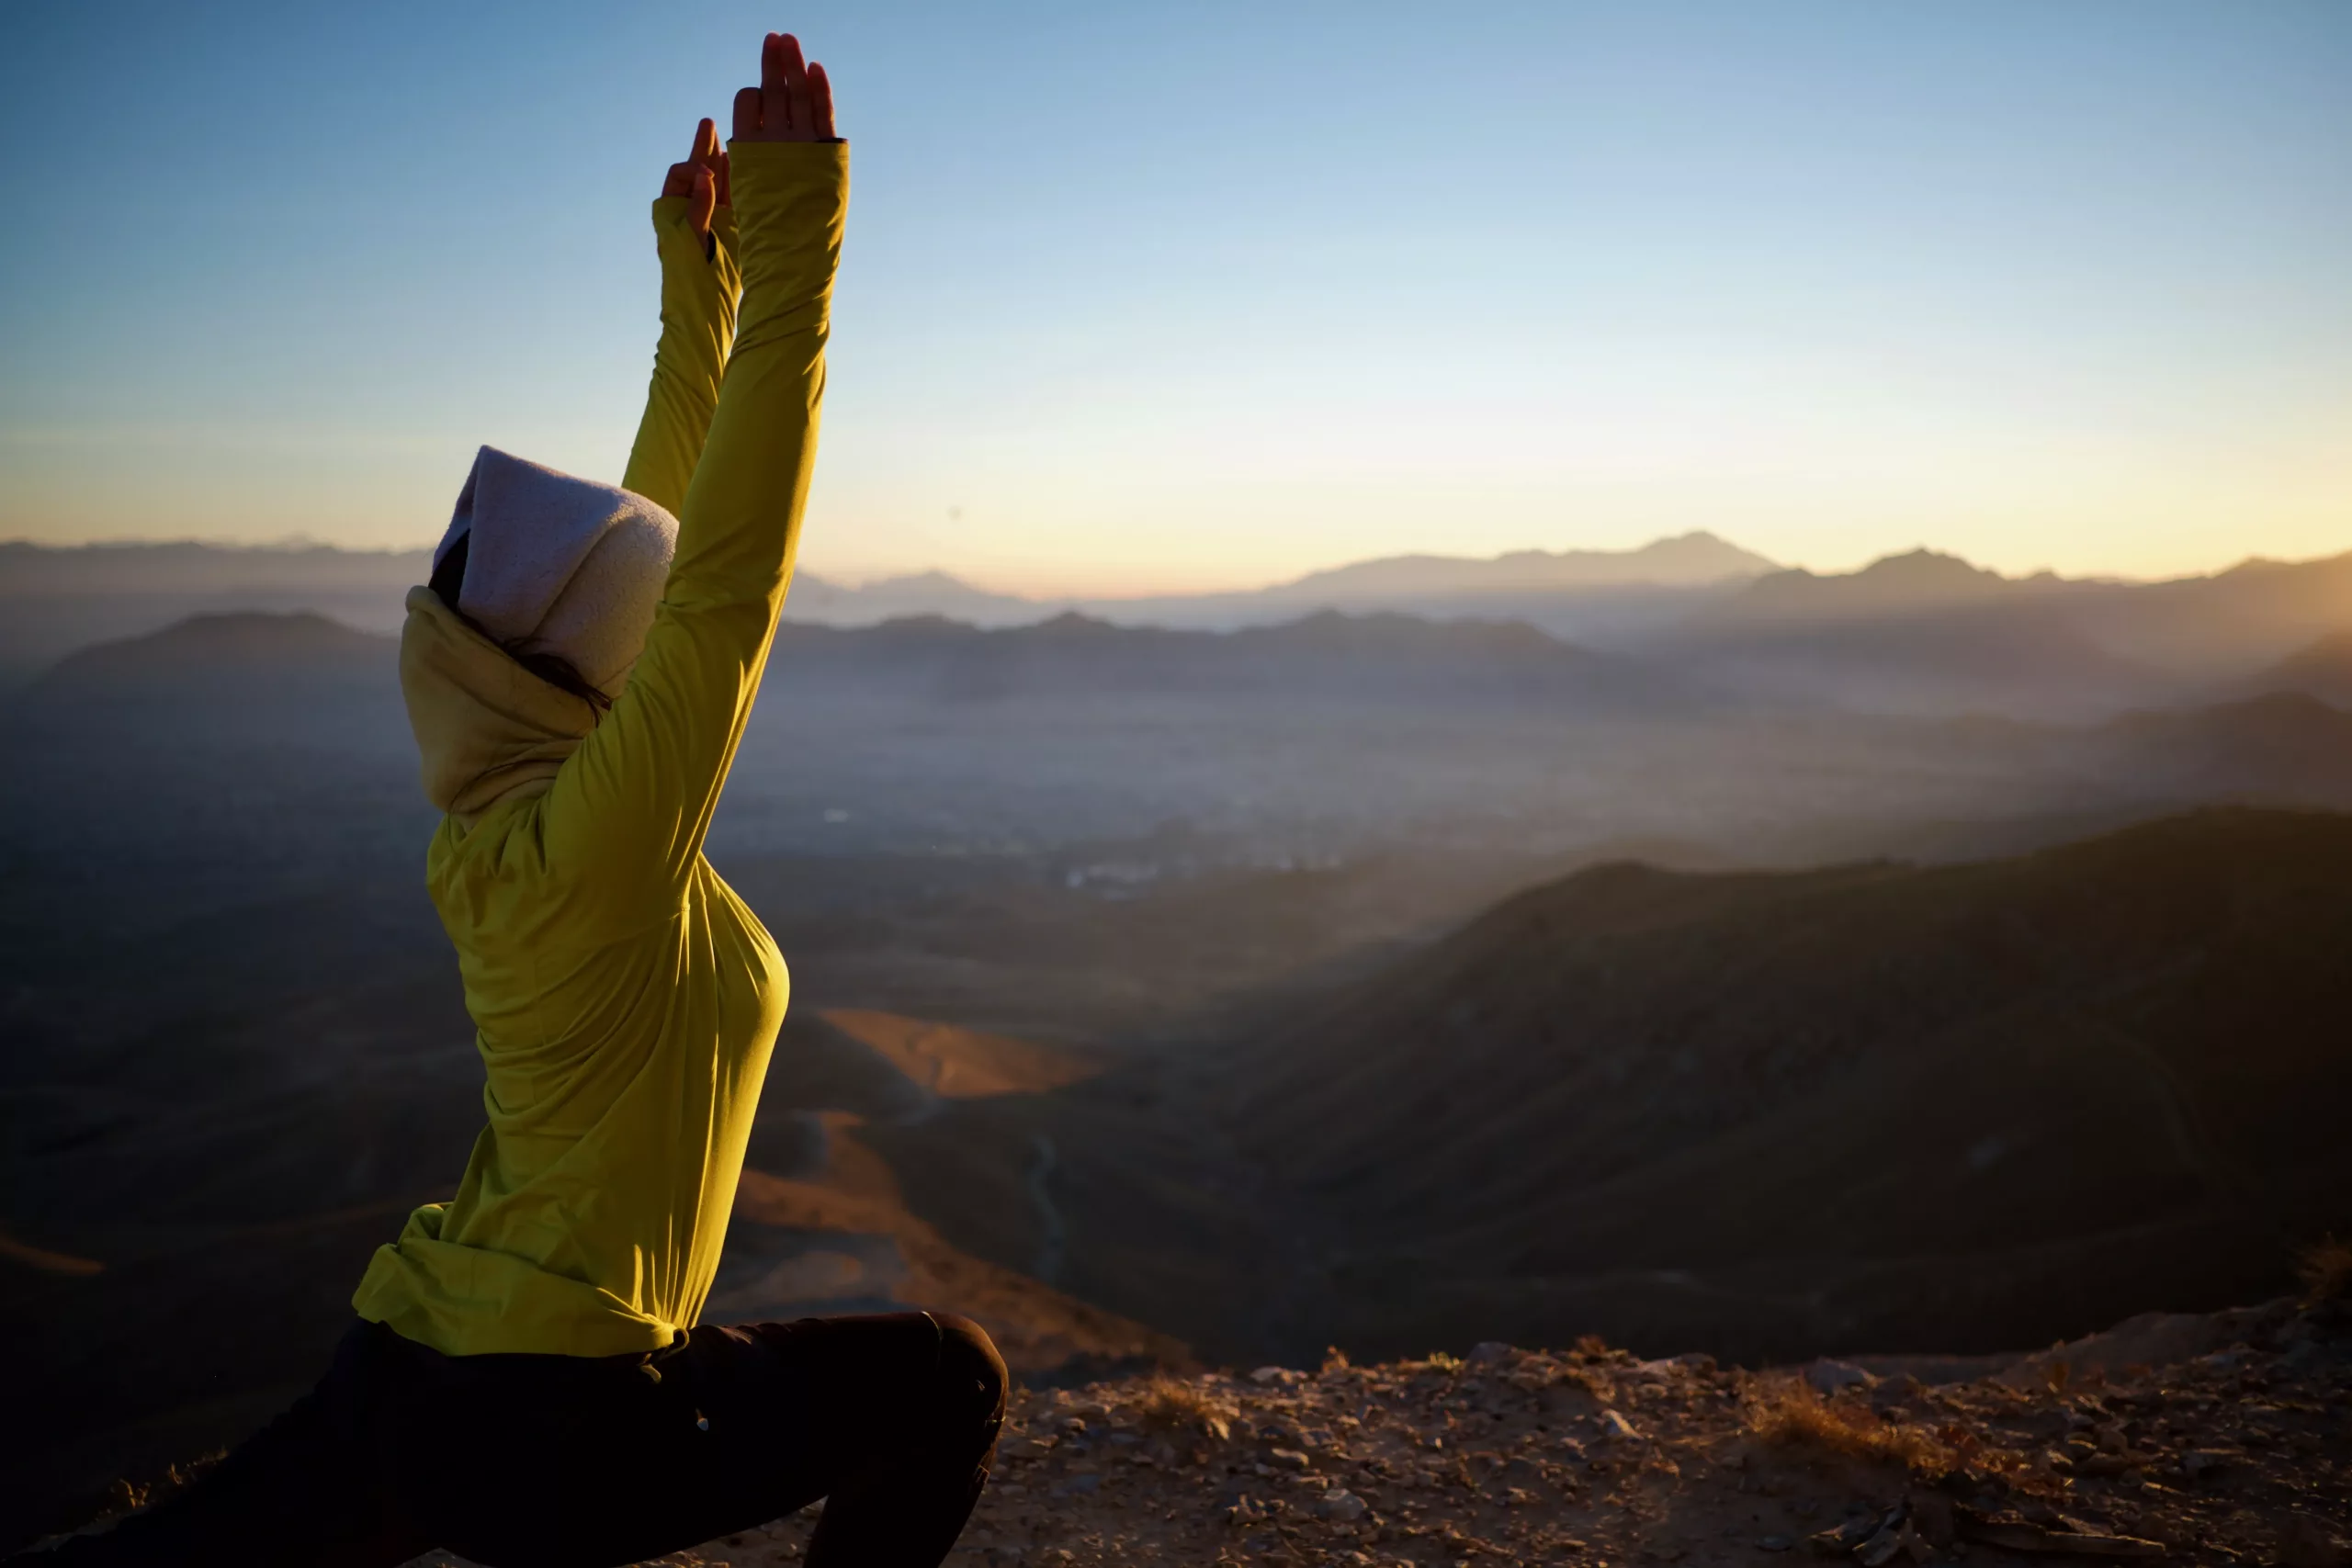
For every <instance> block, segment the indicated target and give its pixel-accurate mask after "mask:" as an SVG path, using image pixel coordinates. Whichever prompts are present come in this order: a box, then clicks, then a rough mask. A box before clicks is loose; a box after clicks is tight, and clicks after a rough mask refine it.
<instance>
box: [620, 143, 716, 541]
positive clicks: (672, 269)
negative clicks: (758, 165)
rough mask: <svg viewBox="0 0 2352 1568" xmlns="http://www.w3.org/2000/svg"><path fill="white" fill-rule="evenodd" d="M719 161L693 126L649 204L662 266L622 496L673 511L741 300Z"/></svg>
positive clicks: (697, 451)
mask: <svg viewBox="0 0 2352 1568" xmlns="http://www.w3.org/2000/svg"><path fill="white" fill-rule="evenodd" d="M653 237H654V246H655V249H656V251H657V253H658V254H660V256H661V258H662V340H661V343H660V344H658V345H657V346H656V347H655V349H654V351H653V384H652V386H651V388H650V389H648V391H647V392H646V395H645V417H644V418H643V419H642V420H640V421H639V423H638V427H637V445H636V446H633V447H632V448H630V451H629V455H628V472H627V473H626V474H624V475H623V476H622V477H621V485H622V488H624V489H626V490H632V491H636V492H637V493H638V494H639V495H641V496H644V497H645V498H647V499H648V500H650V501H652V502H657V503H658V504H660V505H661V506H662V508H663V509H664V510H665V511H668V512H670V513H673V514H674V513H676V512H677V510H678V508H679V507H680V506H682V505H684V503H685V499H686V486H687V484H688V483H689V482H690V481H691V480H692V479H694V474H695V464H696V463H697V462H699V461H700V460H701V458H702V448H703V438H704V437H705V436H706V435H707V434H709V431H710V420H711V415H712V413H713V412H714V411H715V410H717V408H718V386H719V382H720V380H721V379H722V378H724V377H725V376H726V374H727V358H728V355H729V353H731V352H732V351H733V349H734V346H735V308H736V304H737V301H738V300H739V299H741V297H742V293H743V277H742V273H741V267H740V263H739V260H738V252H739V246H738V243H737V240H736V231H735V208H734V203H733V198H732V196H731V194H730V192H729V170H728V164H727V154H726V153H724V152H720V151H719V148H718V130H717V129H716V128H715V127H713V126H712V124H711V123H710V121H708V120H704V121H703V122H702V123H701V124H700V125H698V126H696V127H695V140H694V147H693V149H692V150H691V151H690V152H688V153H687V154H686V157H685V159H684V161H683V162H681V163H676V164H671V165H670V172H669V175H668V176H667V177H666V178H665V179H664V180H663V181H662V195H661V196H660V197H658V198H657V199H656V200H655V201H654V203H653Z"/></svg>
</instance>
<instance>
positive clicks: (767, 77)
mask: <svg viewBox="0 0 2352 1568" xmlns="http://www.w3.org/2000/svg"><path fill="white" fill-rule="evenodd" d="M784 45H785V36H784V35H783V34H782V33H770V34H768V37H767V41H766V42H765V43H763V44H762V45H761V46H760V128H761V129H762V130H764V131H766V132H767V133H768V134H769V135H770V136H774V135H775V133H776V132H778V131H780V130H791V129H792V85H791V84H790V83H789V82H787V81H786V80H785V69H784Z"/></svg>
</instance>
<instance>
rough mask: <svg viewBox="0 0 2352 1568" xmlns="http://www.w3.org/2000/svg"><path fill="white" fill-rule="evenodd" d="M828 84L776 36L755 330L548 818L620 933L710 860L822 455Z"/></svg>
mask: <svg viewBox="0 0 2352 1568" xmlns="http://www.w3.org/2000/svg"><path fill="white" fill-rule="evenodd" d="M832 129H833V128H832V101H831V86H830V84H828V83H827V81H826V78H825V75H824V73H823V70H822V68H821V67H818V66H813V65H812V66H807V67H805V68H804V66H803V64H802V62H801V58H800V46H799V45H798V44H797V42H795V41H794V40H793V39H791V38H789V37H784V36H779V35H776V34H773V33H772V34H770V35H769V36H768V39H767V42H766V45H765V47H764V49H763V51H762V62H761V85H759V86H758V87H747V88H745V89H744V90H743V91H742V93H741V94H739V95H738V96H737V97H736V103H735V139H734V141H732V143H730V145H729V160H728V162H729V178H730V184H731V186H732V196H733V198H734V208H735V218H736V223H737V226H738V230H739V233H740V242H741V257H742V276H743V300H742V314H741V322H740V325H739V329H738V332H737V334H736V340H735V345H734V354H733V356H732V357H731V358H730V359H729V361H728V364H727V367H726V376H725V378H724V381H723V383H722V384H721V387H720V389H719V392H718V405H717V410H716V412H715V415H714V417H713V419H712V421H711V424H710V434H709V439H708V441H707V443H706V444H705V446H704V448H703V452H702V458H701V461H700V463H699V464H698V465H697V466H696V467H695V470H694V478H693V480H692V482H691V483H690V484H689V485H688V486H687V488H686V491H685V496H684V502H683V504H682V505H681V507H680V509H679V513H678V523H679V528H678V546H677V555H676V557H675V558H674V559H673V562H672V564H671V568H670V580H669V585H668V588H667V590H666V592H664V595H663V598H662V606H661V608H660V609H659V610H658V611H657V612H656V614H655V616H654V621H653V627H652V630H651V632H650V634H649V635H648V636H647V638H646V644H645V652H644V654H643V655H642V657H640V658H639V660H638V663H637V668H636V670H635V671H634V672H633V673H632V674H631V675H630V677H629V682H628V689H627V690H626V691H624V692H623V693H622V694H621V696H620V699H619V700H618V701H617V702H616V703H615V704H614V705H613V710H612V712H611V713H609V714H607V715H606V716H605V718H604V721H603V722H602V723H600V724H598V725H597V726H596V728H595V730H594V732H593V733H592V734H591V735H590V736H589V737H588V739H586V740H585V741H584V742H582V745H581V748H580V750H578V751H576V752H574V753H573V754H572V756H571V758H570V759H569V760H568V761H566V762H565V763H564V766H563V769H562V771H561V772H560V773H558V775H557V777H556V780H555V783H554V784H553V785H552V787H551V788H550V789H549V790H548V795H547V796H546V798H545V800H544V802H543V803H542V807H541V811H542V817H541V828H542V833H543V837H544V843H545V850H546V854H547V857H548V863H550V864H551V865H554V866H559V867H563V868H566V869H568V870H571V871H573V872H574V873H576V874H577V880H578V886H579V887H580V889H581V895H582V898H583V899H584V900H587V901H588V902H590V903H592V904H594V905H595V906H599V907H602V908H605V909H606V910H608V911H609V912H610V915H611V917H612V918H613V919H618V920H626V921H641V920H643V919H660V918H666V914H667V912H668V911H669V910H671V909H674V908H675V907H676V906H675V897H676V895H677V893H678V891H679V889H680V888H682V886H683V885H684V879H685V877H686V875H687V874H688V873H689V872H690V870H691V868H692V866H693V864H694V861H695V856H696V854H698V853H699V852H700V851H701V849H702V844H703V840H704V837H705V836H706V834H707V832H708V830H709V826H710V817H711V813H712V811H713V810H714V809H715V808H716V807H717V806H718V792H719V786H720V785H721V784H723V783H724V782H725V781H726V776H727V769H728V765H729V762H730V761H732V760H733V758H734V754H735V747H736V744H737V742H738V741H739V740H740V739H741V736H742V732H743V724H744V721H745V720H746V719H747V718H748V717H749V716H750V714H751V711H752V698H753V697H754V696H755V695H756V694H758V691H759V682H760V671H761V668H762V666H763V664H764V663H765V662H766V660H767V650H768V643H769V640H770V639H771V638H772V637H774V635H775V622H776V615H777V613H778V612H779V611H780V610H781V609H782V608H783V604H784V593H785V585H786V581H787V580H788V579H789V578H790V575H791V570H792V558H793V553H794V550H795V548H796V547H797V543H798V539H799V533H800V516H801V510H802V507H803V505H804V504H805V502H807V499H808V494H809V471H810V469H811V468H812V466H813V464H814V461H815V457H816V451H817V415H818V407H819V404H820V402H821V400H822V399H823V396H824V389H825V342H826V337H827V334H828V332H829V330H830V313H831V303H832V289H833V273H834V269H835V267H836V265H838V264H839V261H840V257H841V241H842V220H843V217H844V215H845V213H846V210H847V207H848V198H849V149H848V147H847V146H846V145H845V144H843V143H842V142H841V141H837V140H835V139H834V137H833V134H832Z"/></svg>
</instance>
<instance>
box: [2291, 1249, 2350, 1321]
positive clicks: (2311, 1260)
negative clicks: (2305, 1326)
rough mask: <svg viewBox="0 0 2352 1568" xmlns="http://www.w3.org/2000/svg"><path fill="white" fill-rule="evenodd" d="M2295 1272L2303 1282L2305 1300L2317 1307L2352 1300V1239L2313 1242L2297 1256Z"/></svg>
mask: <svg viewBox="0 0 2352 1568" xmlns="http://www.w3.org/2000/svg"><path fill="white" fill-rule="evenodd" d="M2295 1272H2296V1273H2297V1274H2298V1275H2299V1276H2301V1279H2302V1281H2303V1300H2305V1301H2306V1302H2309V1303H2311V1304H2312V1305H2313V1306H2317V1305H2318V1304H2319V1303H2322V1302H2340V1301H2346V1300H2352V1241H2343V1240H2339V1239H2338V1238H2336V1237H2335V1236H2329V1237H2327V1238H2326V1239H2325V1240H2324V1241H2316V1242H2313V1243H2312V1245H2311V1246H2309V1247H2305V1248H2303V1250H2302V1253H2301V1256H2299V1257H2298V1258H2296V1259H2295Z"/></svg>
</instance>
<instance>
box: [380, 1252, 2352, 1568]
mask: <svg viewBox="0 0 2352 1568" xmlns="http://www.w3.org/2000/svg"><path fill="white" fill-rule="evenodd" d="M2337 1263H2338V1265H2339V1274H2340V1275H2341V1276H2342V1277H2341V1278H2339V1279H2338V1280H2336V1283H2337V1284H2338V1285H2339V1286H2340V1285H2341V1284H2343V1283H2345V1282H2346V1281H2347V1280H2352V1252H2347V1253H2346V1255H2345V1256H2344V1257H2343V1258H2338V1259H2337ZM815 1518H816V1509H815V1508H814V1507H811V1508H810V1509H809V1510H807V1511H806V1512H804V1513H802V1514H799V1515H796V1516H794V1517H790V1518H786V1519H783V1520H779V1521H777V1522H776V1523H775V1524H773V1525H770V1526H768V1527H766V1528H764V1529H759V1530H754V1531H749V1532H746V1533H744V1534H742V1535H739V1536H732V1537H729V1538H727V1539H726V1540H718V1541H712V1542H709V1543H707V1544H706V1545H704V1546H702V1547H700V1548H698V1549H696V1550H695V1551H684V1552H679V1553H676V1554H673V1556H671V1557H668V1558H665V1559H662V1564H664V1565H666V1568H719V1565H722V1564H725V1565H730V1568H783V1565H786V1564H791V1563H794V1562H797V1561H798V1560H799V1559H800V1558H801V1557H802V1556H803V1554H804V1552H805V1551H806V1547H807V1542H808V1539H809V1528H810V1526H811V1525H812V1524H813V1523H814V1522H815ZM1789 1553H1794V1554H1796V1555H1798V1556H1802V1557H1825V1558H1830V1559H1851V1560H1852V1561H1853V1562H1856V1563H1858V1564H1860V1568H1911V1565H1912V1564H1928V1563H1934V1562H1965V1563H1968V1564H1970V1565H1971V1568H1978V1565H1983V1568H1994V1565H1999V1564H2008V1563H2020V1562H2030V1561H2033V1560H2036V1559H2047V1558H2051V1557H2072V1558H2143V1559H2162V1560H2167V1561H2171V1562H2182V1563H2192V1562H2193V1563H2211V1564H2240V1563H2243V1564H2250V1565H2271V1564H2275V1565H2278V1568H2352V1303H2347V1302H2346V1300H2345V1299H2344V1298H2343V1296H2342V1295H2341V1294H2340V1293H2339V1294H2337V1295H2335V1296H2334V1297H2333V1298H2331V1299H2329V1300H2327V1301H2325V1302H2324V1303H2321V1304H2317V1305H2313V1304H2310V1303H2301V1302H2295V1301H2284V1300H2282V1301H2278V1302H2274V1303H2269V1304H2267V1305H2265V1306H2260V1307H2254V1308H2246V1309H2241V1310H2238V1311H2233V1312H2227V1313H2219V1314H2210V1315H2208V1314H2194V1315H2192V1314H2148V1315H2146V1316H2143V1317H2140V1318H2134V1319H2132V1320H2131V1321H2130V1322H2128V1323H2126V1324H2123V1325H2120V1326H2119V1327H2117V1328H2115V1329H2112V1330H2109V1332H2107V1333H2104V1334H2099V1335H2095V1336H2092V1337H2089V1338H2087V1339H2083V1340H2077V1341H2074V1342H2071V1343H2068V1344H2064V1345H2059V1346H2054V1347H2052V1348H2050V1349H2049V1350H2045V1351H2041V1352H2039V1353H2036V1354H2034V1355H2030V1356H2026V1357H2023V1358H2015V1357H1982V1358H1973V1359H1955V1358H1929V1357H1860V1358H1856V1359H1851V1360H1821V1361H1815V1362H1813V1363H1811V1364H1810V1365H1807V1366H1804V1367H1798V1368H1784V1369H1779V1370H1774V1371H1761V1372H1758V1371H1745V1370H1740V1369H1735V1368H1724V1367H1719V1366H1717V1365H1716V1364H1715V1362H1714V1361H1713V1359H1711V1358H1709V1357H1707V1356H1704V1355H1690V1356H1679V1357H1674V1358H1671V1359H1663V1360H1643V1359H1639V1358H1637V1357H1635V1356H1634V1355H1633V1354H1631V1353H1630V1352H1627V1351H1625V1350H1622V1349H1616V1348H1611V1347H1609V1346H1606V1345H1604V1344H1601V1343H1600V1342H1599V1341H1598V1340H1593V1339H1587V1340H1584V1341H1581V1342H1579V1343H1578V1344H1577V1345H1576V1346H1574V1347H1572V1348H1567V1349H1564V1350H1527V1349H1521V1348H1515V1347H1511V1346H1508V1345H1501V1344H1488V1345H1481V1346H1478V1347H1477V1348H1475V1349H1474V1350H1473V1351H1472V1352H1471V1353H1470V1354H1469V1356H1467V1357H1466V1358H1461V1359H1457V1358H1454V1357H1451V1356H1432V1357H1430V1358H1429V1359H1426V1360H1418V1361H1397V1362H1391V1363H1387V1364H1384V1365H1378V1366H1361V1367H1359V1366H1351V1365H1350V1364H1348V1362H1347V1360H1346V1359H1344V1358H1342V1357H1340V1356H1338V1355H1333V1356H1331V1357H1330V1358H1329V1359H1327V1361H1326V1362H1325V1364H1324V1365H1323V1366H1322V1367H1320V1368H1319V1369H1317V1370H1315V1371H1304V1370H1300V1369H1294V1368H1281V1367H1261V1368H1258V1369H1257V1370H1255V1371H1250V1372H1248V1373H1246V1374H1238V1375H1237V1374H1233V1373H1227V1372H1211V1373H1204V1374H1202V1375H1199V1376H1193V1377H1173V1376H1169V1375H1166V1374H1160V1375H1157V1376H1151V1377H1138V1378H1131V1379H1126V1380H1122V1381H1115V1382H1097V1383H1091V1384H1088V1385H1086V1386H1084V1387H1080V1388H1059V1389H1050V1390H1041V1389H1027V1388H1023V1389H1021V1390H1019V1391H1017V1392H1016V1393H1015V1395H1014V1398H1013V1402H1012V1412H1011V1416H1010V1419H1009V1421H1008V1423H1007V1427H1006V1430H1005V1434H1004V1438H1003V1440H1002V1441H1001V1444H1000V1446H999V1451H998V1462H997V1465H996V1467H995V1473H994V1478H993V1479H992V1480H991V1482H990V1483H989V1488H988V1492H987V1494H986V1495H985V1496H984V1497H983V1498H982V1499H981V1501H980V1504H979V1506H978V1511H977V1512H976V1513H975V1515H974V1517H973V1518H972V1521H971V1524H970V1526H969V1528H968V1529H967V1530H966V1531H965V1534H964V1537H963V1539H962V1540H961V1541H960V1542H959V1543H958V1545H957V1547H956V1551H955V1552H954V1554H953V1555H952V1556H951V1558H950V1559H949V1562H950V1568H1064V1565H1065V1564H1067V1565H1069V1568H1092V1565H1095V1564H1103V1565H1109V1564H1118V1565H1122V1568H1124V1565H1127V1564H1143V1563H1199V1564H1243V1563H1268V1564H1283V1565H1293V1564H1297V1565H1305V1564H1323V1565H1334V1568H1336V1565H1340V1564H1346V1565H1350V1568H1360V1565H1361V1568H1370V1565H1379V1568H1419V1565H1436V1564H1446V1565H1451V1568H1503V1565H1504V1564H1522V1563H1529V1564H1532V1563H1565V1564H1570V1565H1573V1568H1612V1565H1618V1564H1645V1563H1680V1564H1691V1565H1693V1568H1696V1565H1699V1564H1717V1563H1745V1562H1756V1563H1758V1565H1759V1568H1761V1564H1762V1563H1763V1562H1765V1561H1768V1560H1769V1559H1770V1558H1771V1557H1773V1556H1775V1555H1780V1554H1789ZM411 1568H466V1565H465V1564H463V1563H461V1562H458V1560H456V1559H453V1558H450V1557H447V1556H445V1555H435V1556H433V1557H429V1558H425V1559H421V1560H420V1561H419V1562H417V1563H415V1564H412V1565H411Z"/></svg>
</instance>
